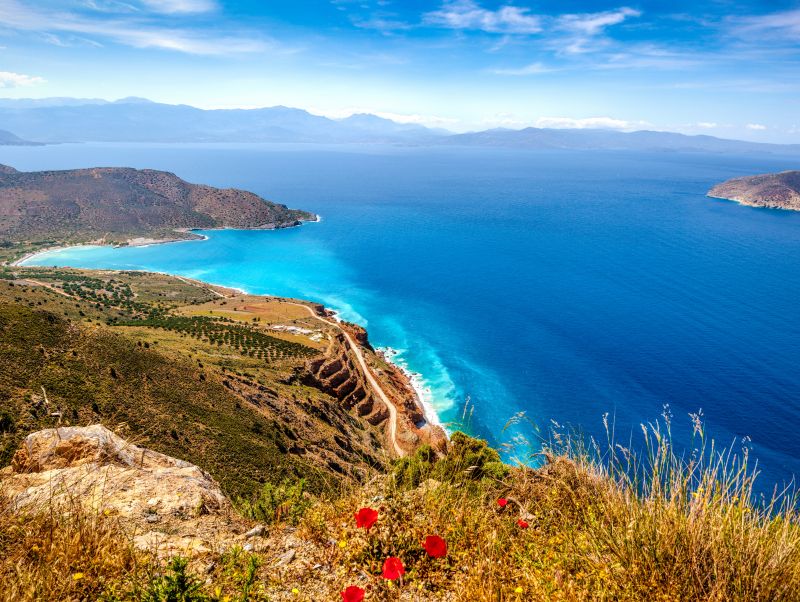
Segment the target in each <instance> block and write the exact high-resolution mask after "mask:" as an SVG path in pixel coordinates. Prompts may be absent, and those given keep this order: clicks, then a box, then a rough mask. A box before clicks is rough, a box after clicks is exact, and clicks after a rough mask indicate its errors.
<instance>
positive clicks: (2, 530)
mask: <svg viewBox="0 0 800 602" xmlns="http://www.w3.org/2000/svg"><path fill="white" fill-rule="evenodd" d="M142 562H145V563H146V562H147V559H146V557H145V556H144V555H142V554H137V553H136V552H135V551H134V548H133V546H132V544H131V540H130V539H129V538H128V537H127V536H126V535H125V534H124V533H123V532H122V530H121V529H120V528H119V525H118V524H117V523H116V521H115V520H113V519H109V518H107V517H105V516H103V515H93V514H89V513H86V512H84V511H83V510H82V509H80V508H79V507H76V508H75V510H74V511H72V512H65V513H58V514H56V513H54V512H46V511H45V512H38V513H34V514H26V513H16V512H13V511H12V510H11V508H10V507H9V506H8V504H7V502H5V501H0V582H1V583H2V584H3V587H2V588H0V600H8V601H12V600H14V601H19V600H95V599H97V597H98V596H99V595H100V594H101V593H102V592H104V591H108V589H109V586H110V585H111V584H113V583H115V582H120V581H122V580H123V579H124V578H125V577H126V576H127V575H130V574H133V573H135V572H137V570H138V566H137V565H139V564H141V563H142Z"/></svg>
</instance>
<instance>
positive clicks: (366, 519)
mask: <svg viewBox="0 0 800 602" xmlns="http://www.w3.org/2000/svg"><path fill="white" fill-rule="evenodd" d="M376 522H378V511H377V510H373V509H372V508H362V509H361V510H359V511H358V512H356V527H359V528H361V529H366V530H367V531H369V530H370V529H371V528H372V525H374V524H375V523H376Z"/></svg>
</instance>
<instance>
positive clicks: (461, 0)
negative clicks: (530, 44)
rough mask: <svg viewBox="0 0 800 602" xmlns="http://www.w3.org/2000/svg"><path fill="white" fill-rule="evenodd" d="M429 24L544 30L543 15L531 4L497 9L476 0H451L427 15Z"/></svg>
mask: <svg viewBox="0 0 800 602" xmlns="http://www.w3.org/2000/svg"><path fill="white" fill-rule="evenodd" d="M423 22H424V23H426V24H428V25H435V26H437V27H445V28H448V29H477V30H481V31H486V32H490V33H517V34H532V33H539V32H540V31H542V19H541V18H540V17H539V16H538V15H532V14H531V13H530V10H528V9H527V8H519V7H517V6H510V5H505V6H501V7H500V8H498V9H497V10H488V9H485V8H482V7H481V6H480V5H479V4H477V3H476V2H473V0H451V1H449V2H446V3H445V4H444V6H442V8H441V9H440V10H436V11H432V12H429V13H427V14H425V15H424V16H423Z"/></svg>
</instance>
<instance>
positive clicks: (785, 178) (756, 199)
mask: <svg viewBox="0 0 800 602" xmlns="http://www.w3.org/2000/svg"><path fill="white" fill-rule="evenodd" d="M708 196H710V197H712V198H716V199H725V200H729V201H736V202H737V203H740V204H742V205H748V206H750V207H766V208H769V209H789V210H792V211H800V171H783V172H780V173H773V174H763V175H757V176H746V177H743V178H733V179H731V180H728V181H727V182H723V183H722V184H717V185H716V186H714V187H713V188H712V189H711V190H709V191H708Z"/></svg>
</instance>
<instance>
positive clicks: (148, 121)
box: [0, 97, 441, 143]
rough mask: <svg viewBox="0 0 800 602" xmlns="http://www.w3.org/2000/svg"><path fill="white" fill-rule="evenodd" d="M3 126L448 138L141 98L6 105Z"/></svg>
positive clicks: (125, 133) (230, 136)
mask: <svg viewBox="0 0 800 602" xmlns="http://www.w3.org/2000/svg"><path fill="white" fill-rule="evenodd" d="M0 124H2V125H3V126H4V127H7V128H8V129H10V130H12V131H14V132H17V133H18V134H19V135H20V136H24V137H26V138H30V139H32V140H40V141H42V142H319V143H342V142H367V143H403V142H412V143H419V142H423V141H427V140H429V139H432V138H435V137H438V136H440V135H441V132H439V131H434V130H429V129H427V128H425V127H423V126H419V125H413V124H400V123H395V122H394V121H391V120H389V119H382V118H380V117H376V116H374V115H354V116H352V117H349V118H347V119H341V120H335V119H329V118H327V117H321V116H318V115H312V114H311V113H308V112H307V111H303V110H301V109H292V108H288V107H282V106H278V107H270V108H264V109H220V110H203V109H198V108H195V107H190V106H187V105H167V104H161V103H156V102H151V101H148V100H146V99H142V98H135V97H132V98H124V99H121V100H118V101H116V102H96V101H87V102H86V103H84V104H74V103H72V102H66V101H65V100H64V99H51V102H46V101H42V102H41V103H37V102H36V101H29V104H25V103H22V104H20V103H19V101H18V102H17V103H16V104H15V103H9V104H6V103H2V102H0Z"/></svg>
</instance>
